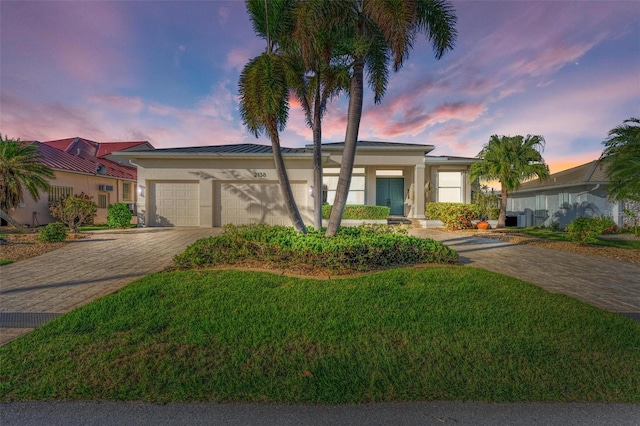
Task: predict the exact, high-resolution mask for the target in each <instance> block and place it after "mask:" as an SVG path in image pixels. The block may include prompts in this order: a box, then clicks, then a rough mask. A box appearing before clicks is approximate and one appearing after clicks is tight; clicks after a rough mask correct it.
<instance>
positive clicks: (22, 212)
mask: <svg viewBox="0 0 640 426" xmlns="http://www.w3.org/2000/svg"><path fill="white" fill-rule="evenodd" d="M32 143H34V144H37V145H38V148H39V150H40V152H41V153H42V157H43V162H44V164H45V165H47V166H48V167H49V168H51V169H52V170H53V172H54V175H55V178H54V179H52V180H50V181H49V186H50V187H49V191H47V192H41V193H40V199H39V200H38V201H35V200H34V199H33V198H31V196H30V195H29V194H28V193H27V194H26V196H25V200H24V202H23V203H22V204H20V205H19V206H18V207H16V208H15V209H13V210H12V211H10V212H8V213H9V215H10V216H11V217H12V218H13V219H15V220H17V221H18V222H19V223H21V224H24V225H28V226H38V225H45V224H47V223H50V222H55V221H56V219H55V218H53V217H52V216H51V215H50V213H49V206H50V205H51V204H53V203H55V202H56V201H58V200H59V199H60V198H63V197H68V196H69V195H76V194H80V193H84V194H86V195H88V196H90V197H92V199H93V201H94V202H95V203H96V204H97V205H98V212H97V215H96V218H95V223H106V221H107V207H108V206H109V204H114V203H119V202H122V203H127V204H130V205H131V208H132V209H133V208H135V202H136V191H135V186H136V179H137V173H136V167H135V166H134V165H132V164H131V163H129V162H128V161H127V160H126V159H125V158H123V157H117V158H116V157H113V156H112V153H113V152H114V151H120V152H127V150H129V149H136V150H145V149H153V146H152V145H151V144H150V143H149V142H145V141H140V142H94V141H91V140H88V139H83V138H78V137H76V138H68V139H60V140H54V141H48V142H38V141H35V142H32Z"/></svg>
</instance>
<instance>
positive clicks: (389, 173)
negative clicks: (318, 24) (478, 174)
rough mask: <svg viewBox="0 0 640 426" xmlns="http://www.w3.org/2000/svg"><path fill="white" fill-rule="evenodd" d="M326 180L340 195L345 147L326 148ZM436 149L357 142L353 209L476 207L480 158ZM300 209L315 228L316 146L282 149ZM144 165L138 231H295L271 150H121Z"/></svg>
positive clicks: (410, 213) (402, 212)
mask: <svg viewBox="0 0 640 426" xmlns="http://www.w3.org/2000/svg"><path fill="white" fill-rule="evenodd" d="M322 149H323V151H322V163H323V175H324V177H323V181H324V184H325V185H326V187H327V188H326V190H327V191H326V196H327V201H328V203H329V204H332V203H333V199H334V197H335V192H336V187H337V182H338V174H339V171H340V162H341V160H342V151H343V149H344V143H328V144H323V148H322ZM433 149H434V146H433V145H416V144H405V143H392V142H368V141H360V142H358V148H357V152H356V158H355V167H354V170H353V177H352V181H351V188H350V191H349V197H348V201H347V202H348V204H367V205H387V206H389V207H390V208H391V214H392V215H399V216H405V217H408V218H416V219H424V217H425V216H424V213H425V203H426V202H428V201H452V202H463V203H469V202H471V185H470V183H469V179H468V175H469V173H468V171H469V166H470V164H472V163H473V162H474V161H476V160H475V159H473V158H462V157H434V156H429V155H427V154H428V153H429V152H431V151H432V150H433ZM282 154H283V157H284V161H285V164H286V167H287V173H288V175H289V180H290V182H291V186H292V189H293V192H294V196H295V199H296V203H297V205H298V208H299V210H300V212H301V215H302V217H303V219H304V220H305V222H306V223H307V224H311V223H312V216H313V214H312V213H313V199H312V197H311V189H312V186H313V145H307V146H306V147H305V148H282ZM115 156H117V157H122V158H126V159H129V160H131V161H132V162H133V163H135V164H136V165H137V166H138V191H137V192H138V199H137V202H138V204H137V213H138V225H139V226H200V227H212V226H222V225H226V224H251V223H267V224H272V225H275V224H278V225H287V226H288V225H291V223H290V220H289V217H288V216H287V211H286V208H285V206H284V203H283V200H282V196H281V193H280V186H279V184H278V178H277V175H276V170H275V166H274V161H273V155H272V150H271V146H266V145H257V144H239V145H220V146H203V147H189V148H169V149H156V150H150V151H135V152H133V151H129V152H118V153H116V154H115Z"/></svg>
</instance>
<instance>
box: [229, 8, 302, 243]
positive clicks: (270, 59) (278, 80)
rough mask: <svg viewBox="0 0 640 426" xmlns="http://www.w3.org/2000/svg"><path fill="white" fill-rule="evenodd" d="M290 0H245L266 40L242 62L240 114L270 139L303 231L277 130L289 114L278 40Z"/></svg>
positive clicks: (289, 20)
mask: <svg viewBox="0 0 640 426" xmlns="http://www.w3.org/2000/svg"><path fill="white" fill-rule="evenodd" d="M292 10H293V2H292V1H291V0H271V1H269V2H268V3H267V2H266V1H263V0H248V1H247V11H248V12H249V15H250V17H251V20H252V22H253V26H254V29H255V31H256V33H257V34H258V35H259V36H260V37H263V38H264V39H265V40H266V41H267V48H266V50H265V52H264V53H262V54H261V55H260V56H257V57H256V58H253V59H252V60H251V61H249V63H247V65H245V67H244V69H243V70H242V73H241V74H240V81H239V83H238V88H239V92H240V114H241V116H242V120H243V121H244V124H245V125H246V126H247V127H248V129H249V131H251V132H252V133H253V134H254V135H255V136H256V137H258V136H260V134H261V133H263V132H265V133H266V134H267V135H268V136H269V139H270V140H271V147H272V150H273V158H274V161H275V166H276V172H277V174H278V181H279V183H280V189H281V191H282V196H283V198H284V203H285V206H286V208H287V213H288V215H289V218H290V219H291V222H292V224H293V226H294V228H295V229H296V231H298V232H301V233H306V232H307V229H306V227H305V225H304V221H303V220H302V217H301V216H300V211H299V210H298V206H297V204H296V201H295V198H294V196H293V191H292V190H291V184H290V182H289V177H288V175H287V170H286V168H285V164H284V159H283V157H282V150H281V147H280V134H279V132H281V131H283V130H284V127H285V125H286V122H287V118H288V116H289V85H288V80H287V61H286V58H284V57H283V56H282V55H279V54H278V52H277V51H278V43H280V42H282V41H283V40H286V38H287V37H288V34H290V33H291V31H292V30H293V15H292Z"/></svg>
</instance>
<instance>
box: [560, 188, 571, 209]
mask: <svg viewBox="0 0 640 426" xmlns="http://www.w3.org/2000/svg"><path fill="white" fill-rule="evenodd" d="M558 206H559V207H560V208H567V207H571V202H570V201H569V193H568V192H561V193H560V194H558Z"/></svg>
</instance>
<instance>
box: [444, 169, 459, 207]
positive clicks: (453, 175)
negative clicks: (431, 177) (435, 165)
mask: <svg viewBox="0 0 640 426" xmlns="http://www.w3.org/2000/svg"><path fill="white" fill-rule="evenodd" d="M438 201H440V202H443V203H462V202H463V198H462V172H440V173H438Z"/></svg>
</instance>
